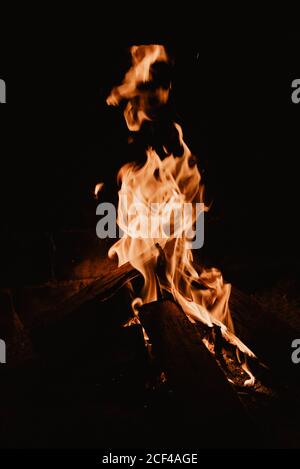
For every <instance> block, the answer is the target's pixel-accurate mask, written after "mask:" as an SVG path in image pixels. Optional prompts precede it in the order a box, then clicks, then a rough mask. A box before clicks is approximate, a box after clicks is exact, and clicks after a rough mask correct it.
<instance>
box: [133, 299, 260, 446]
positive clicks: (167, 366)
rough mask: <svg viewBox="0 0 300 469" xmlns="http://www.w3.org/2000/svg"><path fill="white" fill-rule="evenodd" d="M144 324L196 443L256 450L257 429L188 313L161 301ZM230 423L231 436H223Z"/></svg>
mask: <svg viewBox="0 0 300 469" xmlns="http://www.w3.org/2000/svg"><path fill="white" fill-rule="evenodd" d="M139 318H140V321H141V323H142V325H143V327H144V329H145V330H146V332H147V335H148V337H149V339H150V342H151V343H152V345H153V352H154V354H155V355H157V356H158V357H159V360H160V362H161V366H162V371H164V373H165V374H166V377H167V380H168V381H169V382H170V386H171V387H172V388H173V389H174V392H175V394H176V400H177V408H178V409H179V411H180V412H183V413H184V415H185V417H186V419H187V422H188V421H189V422H190V421H191V416H192V421H193V422H194V426H195V428H194V430H195V432H196V433H195V434H194V435H193V436H192V437H191V438H193V443H194V444H198V446H200V447H201V445H204V447H210V446H214V445H215V446H217V447H223V446H224V447H226V448H227V447H247V446H248V445H250V446H252V447H253V444H254V445H255V442H254V441H253V427H252V423H251V422H250V420H249V417H248V415H247V413H246V411H245V410H244V408H243V405H242V403H241V402H240V400H239V398H238V397H237V394H236V393H235V391H234V390H233V389H232V387H231V385H230V384H229V383H228V381H227V378H226V377H225V375H224V374H223V372H222V371H221V369H220V368H219V366H218V364H217V362H216V360H215V359H214V357H213V356H212V355H211V353H210V352H209V351H208V350H207V348H206V347H205V345H204V344H203V342H202V340H201V335H200V333H199V331H198V329H197V328H196V327H195V325H194V324H192V323H191V322H190V321H189V320H188V319H187V317H186V315H185V314H184V312H183V310H182V309H181V308H180V307H179V306H178V305H177V304H175V303H174V301H171V300H159V301H156V302H153V303H148V304H146V305H144V306H143V307H142V308H141V310H140V314H139ZM228 420H230V421H231V424H232V425H231V428H232V429H233V430H232V432H231V433H230V434H227V432H226V431H225V430H224V429H225V428H226V422H228ZM187 424H188V423H187ZM203 439H204V440H205V441H203ZM256 444H258V443H257V442H256Z"/></svg>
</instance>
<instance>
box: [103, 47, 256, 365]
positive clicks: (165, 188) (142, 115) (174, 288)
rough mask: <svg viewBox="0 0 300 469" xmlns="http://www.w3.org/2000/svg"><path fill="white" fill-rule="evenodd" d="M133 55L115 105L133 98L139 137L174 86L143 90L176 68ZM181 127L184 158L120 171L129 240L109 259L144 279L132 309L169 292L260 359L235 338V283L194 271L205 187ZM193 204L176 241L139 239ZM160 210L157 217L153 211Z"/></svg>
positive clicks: (129, 108)
mask: <svg viewBox="0 0 300 469" xmlns="http://www.w3.org/2000/svg"><path fill="white" fill-rule="evenodd" d="M131 55H132V66H131V68H130V70H129V71H128V72H127V73H126V75H125V78H124V81H123V83H122V84H121V85H120V86H118V87H116V88H114V89H113V90H112V92H111V94H110V96H109V97H108V98H107V103H108V104H109V105H118V104H119V103H120V102H121V101H122V100H126V101H127V104H126V107H125V110H124V116H125V120H126V123H127V126H128V128H129V130H131V131H135V132H136V131H138V130H139V129H140V128H141V125H142V124H143V122H144V121H149V120H152V118H151V116H152V115H153V113H152V112H151V111H152V103H153V97H155V102H156V103H158V104H159V105H160V106H163V105H164V104H166V103H167V101H168V98H169V92H170V86H169V87H162V86H159V85H157V86H156V87H153V86H152V87H151V86H150V87H148V88H147V87H145V86H143V85H145V83H148V84H149V83H151V80H152V72H151V67H152V65H153V64H154V63H155V62H157V61H160V62H166V63H167V62H168V57H167V54H166V51H165V49H164V47H163V46H161V45H146V46H145V45H141V46H133V47H132V48H131ZM174 126H175V128H176V131H177V133H178V139H179V143H180V146H181V148H182V155H181V156H179V157H175V156H174V155H173V154H169V155H167V156H166V157H165V158H164V159H163V160H162V159H160V157H159V156H158V154H157V153H156V152H155V151H154V150H153V148H148V150H147V160H146V163H145V164H144V165H143V166H142V167H140V166H138V165H136V164H134V163H128V164H126V165H125V166H123V167H122V168H121V170H120V171H119V175H118V178H119V181H120V182H121V189H120V191H119V204H118V224H119V226H120V228H121V229H122V230H123V232H124V236H123V237H122V238H121V239H120V240H118V241H117V242H116V243H115V244H114V245H113V246H112V247H111V249H110V251H109V256H113V255H114V254H117V256H118V261H119V265H122V264H124V263H126V262H130V263H131V264H132V266H133V267H134V268H136V269H137V270H138V271H139V272H140V273H141V274H142V276H143V278H144V286H143V290H142V292H141V293H140V295H139V297H136V298H135V299H134V301H133V303H132V306H133V310H134V312H135V314H136V315H138V307H139V306H140V305H142V304H145V303H149V302H151V301H155V300H157V299H158V298H159V297H160V296H161V294H162V295H163V292H164V291H167V292H169V293H171V294H172V295H173V298H174V300H175V301H176V302H177V303H178V304H179V305H180V306H181V307H182V309H183V311H184V312H185V314H186V315H187V316H188V318H189V319H190V320H191V321H201V322H202V323H204V324H206V325H207V326H209V327H212V326H213V325H214V324H216V325H218V326H219V327H220V328H221V331H222V335H223V336H224V337H225V338H226V339H227V340H228V341H229V342H230V343H232V344H234V345H235V346H237V347H238V348H239V350H240V351H242V352H244V353H246V354H247V355H249V356H254V355H253V353H252V352H251V351H250V350H249V349H248V348H247V347H246V346H245V345H244V344H243V343H242V342H241V341H240V340H239V339H238V338H237V337H236V336H235V335H234V327H233V322H232V319H231V315H230V311H229V306H228V300H229V296H230V291H231V285H230V284H228V283H224V281H223V278H222V274H221V272H220V271H219V270H218V269H216V268H211V269H202V271H201V272H200V273H198V272H197V271H196V270H195V268H194V266H193V254H192V250H191V243H190V239H189V236H188V233H189V232H190V231H191V230H192V229H193V226H194V224H195V222H196V219H197V216H198V213H197V211H196V209H195V207H196V204H199V203H203V193H204V187H203V185H202V183H201V175H200V172H199V170H198V167H197V165H195V164H194V158H193V157H192V154H191V152H190V150H189V148H188V147H187V145H186V144H185V142H184V140H183V133H182V129H181V127H180V126H179V125H178V124H176V123H174ZM166 153H167V152H166ZM124 201H126V203H124ZM187 203H189V204H191V205H192V207H193V210H192V213H191V216H190V217H187V218H186V219H185V221H184V223H181V224H179V225H180V226H179V228H178V225H177V224H176V222H175V219H174V220H173V224H172V229H171V230H170V233H169V236H167V237H166V236H162V235H161V234H160V231H159V229H154V230H153V231H151V233H154V234H153V236H152V235H151V236H149V237H148V238H145V237H144V236H139V233H140V230H141V229H142V228H143V227H144V226H145V223H147V220H148V219H149V213H150V212H151V225H153V226H154V227H155V226H156V224H157V226H156V228H157V227H160V226H162V225H163V224H164V222H166V221H167V219H168V220H169V219H170V216H172V213H173V215H174V214H175V212H176V210H177V211H178V207H182V209H183V206H184V204H187ZM153 204H156V205H154V206H157V211H153V208H152V207H153ZM150 207H151V209H150ZM203 207H204V208H203V209H204V210H207V208H206V207H205V206H204V205H203ZM129 214H130V230H128V216H129ZM170 214H171V215H170ZM174 217H175V215H174ZM132 230H133V231H132ZM158 261H159V262H158ZM161 264H163V268H162V267H161ZM244 369H245V367H244Z"/></svg>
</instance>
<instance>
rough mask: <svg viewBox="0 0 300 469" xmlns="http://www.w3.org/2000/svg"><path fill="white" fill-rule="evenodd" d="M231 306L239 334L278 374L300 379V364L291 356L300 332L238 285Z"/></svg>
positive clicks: (233, 290) (237, 333) (296, 379)
mask: <svg viewBox="0 0 300 469" xmlns="http://www.w3.org/2000/svg"><path fill="white" fill-rule="evenodd" d="M229 306H230V311H231V314H232V318H233V322H234V326H235V333H236V335H237V336H238V337H239V338H240V339H241V340H242V341H243V342H244V343H245V344H246V345H247V346H248V347H249V348H250V349H251V350H252V351H253V352H254V353H255V354H256V355H257V357H258V358H259V359H261V360H262V362H263V363H265V364H266V365H267V366H268V367H270V369H271V370H272V372H273V373H274V374H277V375H278V376H282V377H284V378H289V379H292V380H295V381H299V382H300V367H299V366H298V367H297V366H296V365H295V364H294V363H293V362H292V359H291V355H292V351H293V349H292V347H291V344H292V341H293V340H294V339H295V338H297V337H299V335H300V334H299V333H297V331H296V330H295V329H293V328H292V327H291V326H290V325H289V324H287V323H286V322H284V321H282V320H281V319H280V318H279V317H278V316H277V315H276V313H275V312H273V311H270V310H268V309H265V308H262V307H261V306H260V305H259V304H258V302H257V301H255V299H254V298H252V297H251V296H249V295H246V294H245V293H243V292H241V291H239V290H238V289H237V288H232V292H231V296H230V300H229Z"/></svg>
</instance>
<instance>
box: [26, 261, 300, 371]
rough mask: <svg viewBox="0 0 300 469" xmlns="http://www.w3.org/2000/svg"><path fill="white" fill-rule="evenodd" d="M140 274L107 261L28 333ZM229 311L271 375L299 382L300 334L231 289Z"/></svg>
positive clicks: (33, 322)
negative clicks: (295, 348)
mask: <svg viewBox="0 0 300 469" xmlns="http://www.w3.org/2000/svg"><path fill="white" fill-rule="evenodd" d="M138 275H139V273H138V272H137V271H136V270H135V269H134V268H133V267H132V266H131V265H130V263H127V264H124V265H123V266H122V267H120V268H118V267H117V266H116V265H115V264H113V263H112V261H110V260H108V262H107V264H105V265H103V275H102V276H101V277H100V278H99V279H97V280H95V281H94V282H92V283H91V284H90V285H88V286H86V287H84V288H83V289H82V290H81V291H80V292H78V293H76V294H75V295H73V296H72V297H71V298H68V299H67V300H65V301H64V302H62V303H61V304H58V305H57V306H56V307H55V308H51V309H50V310H49V311H44V312H43V313H42V314H40V315H38V316H35V317H33V318H32V320H31V323H30V324H26V325H27V327H28V328H29V329H33V328H34V329H36V328H39V326H43V327H47V324H53V323H54V322H57V321H60V320H62V319H63V318H64V317H66V316H68V315H70V316H72V315H74V314H76V312H77V311H78V310H79V309H80V308H82V306H83V305H84V304H85V303H88V302H90V301H93V300H97V301H104V300H106V299H108V298H110V297H111V296H113V295H114V294H115V293H116V292H117V291H118V290H119V289H120V288H121V287H122V286H124V285H125V284H126V283H127V282H129V281H131V280H133V279H134V278H135V277H137V276H138ZM229 307H230V310H231V314H232V318H233V321H234V324H235V330H236V334H237V335H238V337H240V339H241V340H242V341H243V342H244V343H245V344H247V345H248V346H249V347H250V348H251V350H252V351H253V352H254V353H255V354H256V355H257V357H258V358H259V359H261V360H262V361H263V362H264V363H265V364H266V365H267V366H269V367H270V368H271V369H272V371H274V372H275V373H277V374H278V375H281V376H284V377H285V378H289V379H295V380H296V379H297V378H298V375H299V372H298V371H297V370H298V368H297V367H296V366H295V365H294V364H293V363H292V360H291V353H292V349H291V344H292V341H293V340H294V339H295V338H297V337H298V335H299V334H297V331H295V330H294V329H293V328H292V327H290V326H289V325H287V324H286V323H284V322H283V321H282V320H280V318H278V317H277V316H276V314H274V313H273V312H271V311H267V310H265V309H262V308H261V307H260V305H259V304H258V303H257V302H256V301H255V300H254V299H253V298H251V297H250V296H249V295H247V294H245V293H242V292H241V291H239V290H238V289H237V288H234V287H233V288H232V291H231V296H230V299H229Z"/></svg>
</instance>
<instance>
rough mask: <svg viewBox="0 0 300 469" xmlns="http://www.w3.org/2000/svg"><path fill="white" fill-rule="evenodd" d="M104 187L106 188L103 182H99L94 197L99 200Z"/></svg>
mask: <svg viewBox="0 0 300 469" xmlns="http://www.w3.org/2000/svg"><path fill="white" fill-rule="evenodd" d="M103 186H104V183H103V182H99V183H98V184H96V186H95V190H94V196H95V198H96V199H98V196H99V193H100V191H101V190H102V188H103Z"/></svg>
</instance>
